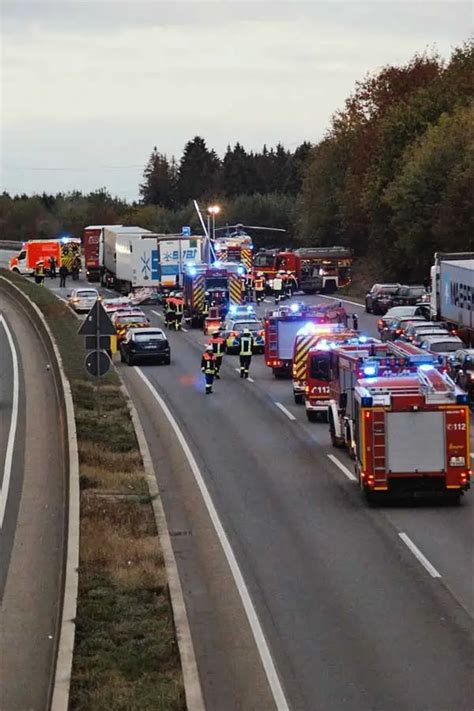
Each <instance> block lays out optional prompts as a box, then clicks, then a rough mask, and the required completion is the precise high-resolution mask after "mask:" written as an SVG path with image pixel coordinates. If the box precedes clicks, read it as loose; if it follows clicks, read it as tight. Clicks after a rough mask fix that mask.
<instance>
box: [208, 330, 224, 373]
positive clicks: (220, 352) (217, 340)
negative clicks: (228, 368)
mask: <svg viewBox="0 0 474 711" xmlns="http://www.w3.org/2000/svg"><path fill="white" fill-rule="evenodd" d="M209 345H210V346H212V352H213V353H214V355H215V357H216V380H219V378H220V370H221V366H222V358H223V357H224V353H225V340H224V338H222V334H221V332H220V331H215V332H214V333H213V335H212V337H211V338H210V339H209Z"/></svg>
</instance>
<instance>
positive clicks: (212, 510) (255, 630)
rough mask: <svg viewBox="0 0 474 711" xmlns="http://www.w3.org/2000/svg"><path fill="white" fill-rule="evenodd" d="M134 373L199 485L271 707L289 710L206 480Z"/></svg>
mask: <svg viewBox="0 0 474 711" xmlns="http://www.w3.org/2000/svg"><path fill="white" fill-rule="evenodd" d="M136 372H137V374H138V375H139V376H140V378H141V379H142V380H143V382H144V383H145V385H146V386H147V387H148V389H149V390H150V392H151V394H152V395H153V397H154V398H155V400H156V401H157V403H158V405H159V406H160V407H161V409H162V411H163V413H164V415H165V417H166V419H167V420H168V422H169V423H170V425H171V427H172V428H173V431H174V433H175V435H176V438H177V440H178V442H179V443H180V445H181V447H182V449H183V452H184V454H185V456H186V459H187V460H188V463H189V466H190V468H191V471H192V473H193V475H194V478H195V480H196V484H197V485H198V487H199V490H200V492H201V496H202V498H203V500H204V503H205V505H206V508H207V511H208V513H209V517H210V519H211V521H212V523H213V525H214V529H215V531H216V534H217V537H218V538H219V541H220V544H221V546H222V550H223V551H224V555H225V557H226V559H227V563H228V565H229V568H230V570H231V573H232V576H233V578H234V581H235V585H236V587H237V590H238V592H239V595H240V599H241V600H242V605H243V607H244V610H245V613H246V615H247V619H248V621H249V625H250V629H251V630H252V634H253V637H254V639H255V644H256V646H257V649H258V652H259V655H260V659H261V660H262V664H263V668H264V670H265V674H266V676H267V679H268V684H269V686H270V689H271V692H272V695H273V699H274V701H275V706H276V708H277V709H278V711H289V706H288V701H287V700H286V697H285V693H284V691H283V687H282V685H281V682H280V678H279V676H278V672H277V670H276V667H275V663H274V661H273V657H272V654H271V652H270V648H269V646H268V643H267V640H266V638H265V634H264V632H263V628H262V626H261V624H260V620H259V618H258V615H257V611H256V609H255V607H254V604H253V602H252V598H251V597H250V593H249V590H248V588H247V584H246V582H245V580H244V577H243V575H242V572H241V570H240V568H239V564H238V563H237V559H236V557H235V553H234V551H233V549H232V546H231V544H230V542H229V539H228V538H227V534H226V532H225V530H224V526H223V525H222V522H221V520H220V518H219V514H218V513H217V510H216V507H215V506H214V502H213V500H212V497H211V495H210V493H209V490H208V488H207V486H206V482H205V481H204V477H203V475H202V474H201V471H200V469H199V467H198V464H197V462H196V460H195V458H194V455H193V453H192V451H191V449H190V447H189V445H188V443H187V441H186V438H185V436H184V434H183V433H182V431H181V429H180V427H179V425H178V423H177V422H176V420H175V418H174V417H173V415H172V413H171V411H170V409H169V408H168V406H167V404H166V403H165V401H164V400H163V398H162V397H161V396H160V395H159V394H158V392H157V391H156V389H155V388H154V387H153V385H152V384H151V382H150V381H149V380H148V378H147V377H146V376H145V375H144V374H143V372H142V371H141V369H140V368H136Z"/></svg>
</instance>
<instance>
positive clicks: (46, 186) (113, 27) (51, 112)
mask: <svg viewBox="0 0 474 711" xmlns="http://www.w3.org/2000/svg"><path fill="white" fill-rule="evenodd" d="M1 6H2V27H1V40H2V68H3V69H2V82H1V86H2V95H1V97H0V98H1V105H2V113H1V149H2V153H1V169H2V170H1V173H2V174H1V183H2V189H3V190H7V191H9V192H10V193H17V192H26V193H32V192H42V191H43V190H44V191H46V192H58V191H68V190H72V189H79V190H84V191H88V190H93V189H95V188H97V187H101V186H104V187H106V188H107V189H108V190H109V191H110V192H111V193H112V194H114V195H119V196H120V197H124V198H128V199H135V198H136V197H137V195H138V183H139V182H140V178H141V175H142V172H143V166H144V164H145V162H146V160H147V158H148V156H149V154H150V152H151V150H152V148H153V146H154V145H157V146H158V149H159V150H160V151H162V152H164V153H167V154H168V155H171V154H174V155H176V157H177V158H179V156H180V154H181V151H182V148H183V145H184V143H185V142H186V141H187V140H188V139H190V138H192V137H194V136H195V135H201V136H203V137H204V138H205V139H206V141H207V143H208V145H209V146H211V147H213V148H215V149H216V150H217V151H218V153H219V154H221V155H222V153H223V152H224V151H225V148H226V146H227V144H228V143H231V144H233V143H235V142H236V141H240V142H241V143H242V144H243V145H244V146H245V147H246V148H248V149H260V148H261V147H262V145H263V143H266V144H267V145H275V144H276V143H277V142H278V141H281V142H282V143H283V144H284V145H285V146H287V147H288V148H291V149H294V148H295V146H297V145H298V144H299V143H301V142H302V141H304V140H309V141H312V142H316V141H318V140H319V139H320V138H321V136H322V135H323V134H324V131H325V129H326V128H327V127H328V124H329V120H330V117H331V114H332V113H333V111H334V110H335V109H336V108H338V107H341V106H342V105H343V103H344V100H345V98H346V97H347V96H348V94H349V93H350V92H351V90H352V89H353V87H354V83H355V82H356V81H357V80H358V79H361V78H363V77H364V75H365V74H366V73H367V72H368V71H374V70H377V69H378V68H380V67H381V66H383V65H384V64H388V63H404V62H406V61H407V60H408V59H410V57H411V56H412V55H413V54H414V53H415V52H422V51H423V50H425V49H426V48H429V47H436V49H437V50H438V51H439V52H440V53H441V54H442V55H443V56H445V57H449V55H450V53H451V50H452V48H453V47H454V46H456V45H459V44H460V43H461V42H462V41H463V40H465V39H467V37H468V35H469V32H470V27H471V4H470V3H469V2H458V1H457V0H450V1H445V2H429V1H428V0H425V1H423V0H420V1H419V2H405V1H403V0H399V1H398V2H386V1H385V0H375V1H374V2H355V1H352V2H339V1H338V0H332V1H331V2H317V1H312V2H296V1H292V2H275V0H266V1H263V2H253V1H252V2H243V1H240V2H228V1H227V0H214V1H213V2H201V1H194V2H180V1H179V0H177V1H175V2H172V3H169V2H160V1H159V0H155V1H154V2H140V1H137V2H131V1H130V0H128V1H124V0H94V2H81V0H57V1H56V2H48V1H43V0H29V1H23V0H2V2H1Z"/></svg>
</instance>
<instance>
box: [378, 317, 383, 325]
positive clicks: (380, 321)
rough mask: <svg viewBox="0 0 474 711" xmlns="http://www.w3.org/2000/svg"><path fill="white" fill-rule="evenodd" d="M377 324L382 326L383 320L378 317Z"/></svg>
mask: <svg viewBox="0 0 474 711" xmlns="http://www.w3.org/2000/svg"><path fill="white" fill-rule="evenodd" d="M379 326H383V320H382V319H381V318H379Z"/></svg>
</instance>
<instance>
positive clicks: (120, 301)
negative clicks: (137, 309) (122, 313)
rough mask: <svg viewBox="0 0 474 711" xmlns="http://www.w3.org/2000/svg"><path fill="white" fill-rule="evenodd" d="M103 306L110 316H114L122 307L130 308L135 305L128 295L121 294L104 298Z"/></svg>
mask: <svg viewBox="0 0 474 711" xmlns="http://www.w3.org/2000/svg"><path fill="white" fill-rule="evenodd" d="M102 306H103V307H104V309H105V310H106V311H107V313H108V314H109V316H112V314H114V313H115V312H116V311H119V310H120V309H130V308H133V305H132V304H131V302H130V299H129V298H128V296H121V297H118V298H114V299H103V301H102Z"/></svg>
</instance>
